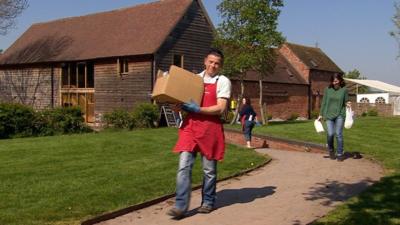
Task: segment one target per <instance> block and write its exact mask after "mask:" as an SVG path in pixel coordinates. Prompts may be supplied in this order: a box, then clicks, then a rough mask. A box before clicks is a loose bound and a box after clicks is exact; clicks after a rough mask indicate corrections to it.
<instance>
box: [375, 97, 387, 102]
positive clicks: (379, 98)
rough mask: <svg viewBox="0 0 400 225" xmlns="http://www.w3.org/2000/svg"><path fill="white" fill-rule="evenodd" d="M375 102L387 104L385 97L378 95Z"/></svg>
mask: <svg viewBox="0 0 400 225" xmlns="http://www.w3.org/2000/svg"><path fill="white" fill-rule="evenodd" d="M375 103H377V104H385V99H384V98H383V97H377V98H376V99H375Z"/></svg>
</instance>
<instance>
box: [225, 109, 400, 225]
mask: <svg viewBox="0 0 400 225" xmlns="http://www.w3.org/2000/svg"><path fill="white" fill-rule="evenodd" d="M231 127H232V126H231ZM233 128H236V129H239V127H238V126H233ZM254 132H255V133H259V134H268V135H271V136H278V137H286V138H289V139H293V140H301V141H308V142H314V143H321V144H325V143H326V137H325V133H324V134H322V135H319V134H317V133H316V132H315V130H314V126H313V123H312V122H310V121H306V122H305V121H293V122H283V123H282V122H281V123H270V124H269V125H268V126H266V127H256V128H255V129H254ZM344 149H345V151H351V152H353V151H359V152H361V153H363V154H364V155H367V157H372V158H374V159H376V160H378V161H379V162H380V163H382V165H383V166H384V167H385V169H386V170H387V172H388V173H387V176H386V177H384V178H383V179H382V180H381V181H380V182H378V183H376V184H374V185H373V186H372V187H370V188H368V189H367V190H366V191H364V192H363V193H361V194H360V195H359V196H357V197H354V198H351V199H350V200H349V201H347V202H346V203H345V204H343V205H341V206H339V207H338V208H337V209H335V210H334V211H332V212H331V213H330V214H328V215H327V216H326V217H324V218H322V219H320V220H318V221H316V222H315V223H313V224H314V225H322V224H340V225H341V224H346V225H352V224H354V225H359V224H363V225H368V224H371V225H379V224H381V225H390V224H400V117H392V118H383V117H361V118H357V119H356V120H355V122H354V125H353V127H352V128H351V129H349V130H346V129H345V130H344ZM344 172H345V171H344ZM365 172H366V173H368V171H365Z"/></svg>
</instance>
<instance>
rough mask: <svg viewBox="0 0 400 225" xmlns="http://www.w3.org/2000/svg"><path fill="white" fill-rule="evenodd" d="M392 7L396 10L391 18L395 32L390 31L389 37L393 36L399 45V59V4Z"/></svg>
mask: <svg viewBox="0 0 400 225" xmlns="http://www.w3.org/2000/svg"><path fill="white" fill-rule="evenodd" d="M394 7H395V9H396V12H395V14H394V16H393V18H392V21H393V23H394V25H395V26H396V30H395V31H391V32H390V35H391V36H393V37H394V38H395V39H396V41H397V43H398V44H399V55H398V57H400V2H396V3H394Z"/></svg>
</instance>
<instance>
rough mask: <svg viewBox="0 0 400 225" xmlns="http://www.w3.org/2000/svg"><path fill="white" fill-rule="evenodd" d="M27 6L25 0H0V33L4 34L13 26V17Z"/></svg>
mask: <svg viewBox="0 0 400 225" xmlns="http://www.w3.org/2000/svg"><path fill="white" fill-rule="evenodd" d="M27 7H28V1H27V0H0V35H6V34H7V32H8V31H9V30H10V28H12V27H14V25H15V19H16V18H17V17H18V16H19V15H20V14H21V13H22V11H23V10H24V9H26V8H27Z"/></svg>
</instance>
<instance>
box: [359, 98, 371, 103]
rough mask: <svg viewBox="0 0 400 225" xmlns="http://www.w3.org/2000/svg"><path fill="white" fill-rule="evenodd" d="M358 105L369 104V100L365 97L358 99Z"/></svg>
mask: <svg viewBox="0 0 400 225" xmlns="http://www.w3.org/2000/svg"><path fill="white" fill-rule="evenodd" d="M360 103H369V99H368V98H366V97H363V98H361V99H360Z"/></svg>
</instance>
